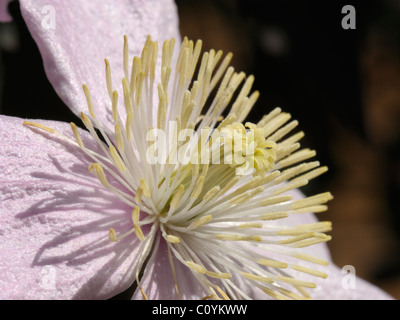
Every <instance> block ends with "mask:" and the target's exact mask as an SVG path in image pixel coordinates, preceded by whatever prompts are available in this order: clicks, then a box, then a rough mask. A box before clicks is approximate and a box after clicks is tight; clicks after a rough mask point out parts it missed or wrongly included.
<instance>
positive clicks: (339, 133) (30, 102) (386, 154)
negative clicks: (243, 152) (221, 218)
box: [0, 0, 400, 299]
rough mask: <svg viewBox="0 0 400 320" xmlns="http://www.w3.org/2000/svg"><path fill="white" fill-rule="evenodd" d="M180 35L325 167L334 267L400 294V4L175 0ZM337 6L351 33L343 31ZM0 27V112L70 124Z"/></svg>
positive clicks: (35, 66) (319, 187) (7, 29)
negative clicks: (284, 120)
mask: <svg viewBox="0 0 400 320" xmlns="http://www.w3.org/2000/svg"><path fill="white" fill-rule="evenodd" d="M176 2H177V5H178V10H179V16H180V28H181V34H182V35H183V36H184V35H186V36H188V37H189V38H191V39H202V40H203V46H204V49H211V48H215V49H222V50H223V51H224V52H226V53H227V52H233V53H234V58H233V61H232V65H233V66H234V67H235V69H236V70H242V71H244V72H245V73H246V74H254V75H255V78H256V81H255V84H254V89H256V90H259V91H260V92H261V96H260V99H259V100H258V102H257V104H256V107H255V109H254V110H253V111H252V113H251V114H250V116H249V119H248V120H249V121H253V122H256V121H258V119H259V118H260V117H261V116H262V115H263V114H265V113H268V112H269V111H270V110H271V109H273V108H274V107H276V106H279V107H281V108H282V109H283V110H284V111H286V112H290V113H291V114H292V116H293V118H295V119H298V120H299V122H300V126H299V130H303V131H305V133H306V137H305V138H304V139H303V140H302V144H303V146H305V147H309V148H312V149H315V150H317V153H318V156H317V158H318V160H320V162H321V163H322V164H323V165H328V166H329V169H330V170H329V172H328V173H326V174H324V175H323V176H321V177H320V178H318V179H317V180H315V181H313V183H311V186H310V187H308V188H306V189H304V190H303V191H304V193H305V194H310V195H311V194H313V193H314V192H321V191H327V190H329V191H331V192H332V194H333V195H334V197H335V199H334V200H333V201H331V202H330V206H329V211H328V212H326V213H321V214H319V215H318V217H319V218H320V219H323V220H331V221H333V225H334V228H333V231H332V233H331V235H332V236H333V239H332V241H330V242H329V243H328V245H329V247H330V249H331V253H332V257H333V260H334V262H335V263H336V264H337V265H338V266H339V267H343V266H345V265H352V266H354V267H355V270H356V274H357V275H358V276H360V277H362V278H364V279H366V280H368V281H370V282H372V283H374V284H375V285H377V286H379V287H381V288H382V289H384V290H385V291H387V292H388V293H389V294H391V295H392V296H393V297H395V298H396V299H400V205H399V199H400V0H379V1H378V0H371V1H367V0H363V1H350V0H348V1H341V0H335V1H324V2H322V1H313V0H307V1H305V0H301V1H299V0H298V1H287V0H283V1H279V2H278V1H256V0H212V1H211V0H177V1H176ZM345 5H352V6H353V7H354V9H355V12H356V15H355V18H356V20H355V29H344V28H343V27H342V19H343V18H345V16H346V14H347V13H342V8H343V7H344V6H345ZM9 10H10V12H11V15H12V16H13V19H14V20H13V22H11V23H7V24H0V113H2V114H6V115H12V116H18V117H23V118H31V119H35V118H40V119H51V120H62V121H76V118H75V116H74V115H73V114H72V113H71V112H70V111H69V109H68V108H67V107H66V106H64V105H63V103H62V101H61V100H60V99H59V98H58V96H57V95H56V93H55V92H54V91H53V89H52V87H51V85H50V83H49V82H48V80H47V78H46V76H45V74H44V71H43V67H42V62H41V57H40V54H39V51H38V49H37V47H36V44H35V43H34V41H33V40H32V38H31V37H30V34H29V32H28V31H27V28H26V26H25V24H24V22H23V20H22V18H21V15H20V13H19V9H18V1H13V2H11V4H10V6H9Z"/></svg>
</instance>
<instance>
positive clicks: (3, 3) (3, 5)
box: [0, 0, 12, 22]
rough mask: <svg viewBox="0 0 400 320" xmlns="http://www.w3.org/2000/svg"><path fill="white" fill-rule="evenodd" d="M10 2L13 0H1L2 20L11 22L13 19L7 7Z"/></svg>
mask: <svg viewBox="0 0 400 320" xmlns="http://www.w3.org/2000/svg"><path fill="white" fill-rule="evenodd" d="M10 2H11V0H0V22H10V21H11V20H12V17H11V15H10V14H9V12H8V9H7V8H8V4H9V3H10Z"/></svg>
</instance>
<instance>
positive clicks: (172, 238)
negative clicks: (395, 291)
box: [25, 37, 332, 299]
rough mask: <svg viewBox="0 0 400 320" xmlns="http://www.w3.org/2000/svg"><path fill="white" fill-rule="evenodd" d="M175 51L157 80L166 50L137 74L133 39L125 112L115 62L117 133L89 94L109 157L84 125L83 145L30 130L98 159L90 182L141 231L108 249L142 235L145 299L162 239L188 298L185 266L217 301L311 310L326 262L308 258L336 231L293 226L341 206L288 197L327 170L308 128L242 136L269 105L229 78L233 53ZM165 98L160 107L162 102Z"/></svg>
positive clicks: (271, 126) (148, 51)
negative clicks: (257, 301) (265, 301)
mask: <svg viewBox="0 0 400 320" xmlns="http://www.w3.org/2000/svg"><path fill="white" fill-rule="evenodd" d="M174 45H175V40H173V39H172V40H170V41H165V42H164V44H163V46H162V57H161V68H160V70H159V71H158V72H157V70H156V62H157V53H158V43H157V42H153V41H152V40H151V38H150V37H149V38H148V39H147V41H146V43H145V46H144V49H143V51H142V54H141V56H140V57H134V58H133V60H132V63H131V69H130V70H129V65H130V63H129V48H128V41H127V39H126V37H125V38H124V50H123V66H124V70H123V71H124V77H123V79H122V93H123V94H122V96H123V102H124V108H122V109H121V108H119V106H118V104H119V98H118V97H119V94H118V91H117V90H116V89H115V88H114V86H113V84H112V81H111V78H112V77H111V67H110V64H109V62H108V60H105V62H106V66H105V71H106V80H107V81H106V83H107V91H108V95H109V98H110V102H109V103H110V106H111V108H110V115H111V116H112V119H113V122H114V123H113V131H111V130H110V128H109V127H108V126H105V125H104V124H102V123H101V121H100V120H99V119H98V118H97V117H96V112H95V108H94V106H93V104H92V100H91V96H90V92H89V89H88V87H87V86H86V85H84V86H83V90H84V93H85V96H86V101H87V105H88V111H89V114H88V115H87V114H85V113H83V112H82V114H81V118H82V121H83V123H84V125H85V126H86V128H87V129H88V131H89V132H90V133H91V134H92V136H93V138H94V139H95V141H97V143H98V145H99V147H100V148H101V150H102V154H99V153H97V152H95V151H93V150H90V149H89V148H87V147H86V146H85V145H84V144H83V142H82V140H81V137H80V134H79V131H78V129H77V128H76V126H75V124H71V127H72V131H73V134H74V137H75V141H72V140H71V139H69V138H68V137H65V136H63V135H61V134H60V133H58V132H57V131H55V130H54V129H51V128H47V127H45V126H43V125H40V124H36V123H31V122H25V125H30V126H35V127H38V128H41V129H43V130H45V131H47V132H50V133H52V134H56V135H59V136H60V137H62V138H63V139H65V140H67V141H69V142H70V143H72V144H74V145H76V146H78V147H80V148H81V149H82V150H83V151H84V152H85V153H86V154H87V155H88V156H89V157H91V158H92V159H93V163H92V164H90V166H89V171H90V172H91V173H92V174H94V175H96V176H97V178H98V179H99V181H100V183H101V184H102V185H103V186H104V187H105V188H107V189H109V190H110V191H111V192H113V193H114V194H115V196H117V197H118V198H119V199H120V200H121V201H123V202H124V203H126V204H128V205H129V206H130V207H131V208H132V215H131V219H130V221H129V224H130V225H131V229H130V230H129V231H128V232H126V233H123V234H121V233H118V232H117V231H116V230H114V229H110V231H109V238H110V240H112V241H119V240H121V239H123V238H126V237H128V236H131V235H132V236H133V234H134V235H135V236H136V237H137V239H139V240H140V241H141V248H140V250H141V254H140V257H138V261H137V264H136V266H135V271H134V272H135V273H136V281H137V284H138V287H139V289H140V290H141V292H142V294H143V297H144V298H146V297H147V296H146V294H145V290H143V288H142V287H141V285H140V279H139V273H140V271H141V270H142V267H143V266H144V263H145V261H146V260H147V258H148V257H149V256H150V254H152V252H153V249H152V248H155V247H157V244H158V243H159V241H160V240H162V239H164V240H165V242H166V244H167V248H168V256H169V260H170V264H171V270H172V273H173V276H174V280H175V284H176V285H175V288H176V291H177V294H178V296H179V297H180V296H181V293H180V292H179V275H177V274H176V272H175V262H179V263H182V264H183V265H185V266H186V267H187V268H188V269H189V270H190V272H192V274H193V279H195V280H196V281H198V283H199V285H200V286H201V288H202V290H203V291H204V293H205V295H206V297H209V298H215V299H220V298H224V299H229V298H236V299H243V298H245V299H249V298H251V296H252V294H251V293H250V291H253V290H259V291H260V290H261V292H264V293H265V294H267V295H269V296H271V297H273V298H276V299H283V298H294V299H297V298H309V297H310V295H309V293H308V292H307V290H306V289H307V288H314V287H315V286H316V285H315V284H314V283H313V282H310V281H305V280H302V279H301V274H308V275H312V276H314V277H319V278H326V276H327V275H326V274H325V273H324V272H323V271H321V270H320V269H319V268H320V267H321V266H326V265H327V262H326V261H323V260H321V259H319V258H318V257H313V256H310V255H308V254H305V253H303V252H302V250H301V248H304V247H308V246H311V245H315V244H318V243H322V242H326V241H328V240H329V239H330V236H328V235H326V234H325V232H328V231H330V230H331V223H330V222H328V221H324V222H315V223H309V224H303V225H294V226H293V224H291V223H290V221H291V220H290V217H291V216H293V215H298V214H304V213H310V212H322V211H326V210H327V206H326V205H325V203H326V202H327V201H329V200H331V199H332V195H331V194H330V193H329V192H326V193H321V194H318V195H315V196H312V197H308V198H305V199H301V200H294V199H293V198H292V196H291V195H290V194H288V192H289V191H290V190H293V189H296V188H299V187H302V186H304V185H306V184H307V183H308V182H309V180H311V179H313V178H315V177H317V176H319V175H320V174H322V173H324V172H325V171H326V170H327V168H326V167H319V162H317V161H311V162H306V161H307V160H308V159H309V158H311V157H313V156H314V155H315V152H314V151H312V150H308V149H302V150H299V148H300V144H299V143H298V141H299V140H300V139H301V138H302V137H303V133H302V132H299V133H297V134H294V135H292V136H289V137H286V136H287V135H288V133H289V132H291V131H292V130H293V129H294V128H295V127H296V126H297V124H298V123H297V121H290V122H289V120H290V118H291V117H290V115H289V114H287V113H283V112H281V109H279V108H276V109H274V110H273V111H271V112H270V113H269V114H268V115H266V116H264V117H263V118H262V119H261V120H260V121H259V122H258V123H257V124H253V123H246V124H245V125H243V124H242V123H243V121H244V120H245V118H246V117H247V115H248V113H249V112H250V110H251V108H252V107H253V105H254V103H255V102H256V100H257V98H258V95H259V94H258V92H257V91H256V92H254V93H252V94H250V91H251V86H252V84H253V81H254V77H253V76H249V77H247V78H246V77H245V75H244V73H235V72H234V69H233V68H232V67H229V62H230V60H231V58H232V55H231V54H228V55H227V56H226V57H225V58H224V59H222V61H221V58H222V52H221V51H218V52H215V51H214V50H211V51H210V52H206V53H204V54H203V55H202V56H201V58H200V53H201V41H197V42H196V43H193V42H192V41H189V40H188V39H186V38H185V39H184V40H183V43H182V45H181V48H180V51H179V53H178V55H176V56H174V55H173V48H174ZM198 61H200V63H199V66H198V67H197V65H198ZM195 70H198V71H197V73H196V77H195ZM242 82H243V84H242ZM156 83H157V85H156ZM155 88H157V89H156V90H155ZM239 88H240V90H239ZM237 90H238V91H239V92H238V94H237V95H236V99H235V101H231V100H232V97H233V96H234V92H235V91H237ZM154 92H157V94H158V99H153V93H154ZM212 93H213V94H212ZM249 94H250V95H249ZM155 101H157V103H155ZM227 108H230V109H229V112H228V114H227V115H226V117H225V118H224V117H222V114H223V112H224V110H225V109H227ZM172 124H173V125H172ZM95 128H97V129H98V131H96V130H95ZM98 132H99V134H100V135H101V136H102V137H103V140H102V139H100V137H99V134H98ZM110 178H112V179H113V183H110V182H109V181H110ZM276 220H279V222H280V223H279V224H278V223H276ZM285 222H288V224H287V225H286V223H285ZM144 226H148V227H149V228H146V229H144V228H143V227H144ZM143 230H146V232H144V231H143ZM174 261H175V262H174ZM297 261H302V262H304V263H305V264H306V265H300V264H297ZM315 266H316V267H315ZM299 275H300V276H299ZM298 277H300V279H299V278H298ZM239 283H245V285H244V286H241V285H239ZM246 288H247V289H246Z"/></svg>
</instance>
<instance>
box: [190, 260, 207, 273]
mask: <svg viewBox="0 0 400 320" xmlns="http://www.w3.org/2000/svg"><path fill="white" fill-rule="evenodd" d="M186 265H187V266H188V267H189V268H190V269H192V270H194V271H196V272H198V273H201V274H205V273H206V269H204V268H203V267H202V266H201V265H199V264H197V263H194V262H193V261H186Z"/></svg>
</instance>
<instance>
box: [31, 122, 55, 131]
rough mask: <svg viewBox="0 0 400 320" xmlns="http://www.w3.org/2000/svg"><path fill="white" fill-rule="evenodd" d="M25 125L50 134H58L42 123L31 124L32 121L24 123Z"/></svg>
mask: <svg viewBox="0 0 400 320" xmlns="http://www.w3.org/2000/svg"><path fill="white" fill-rule="evenodd" d="M24 125H25V126H31V127H36V128H39V129H41V130H44V131H47V132H50V133H55V132H56V130H54V129H52V128H49V127H46V126H44V125H42V124H40V123H35V122H30V121H24Z"/></svg>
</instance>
